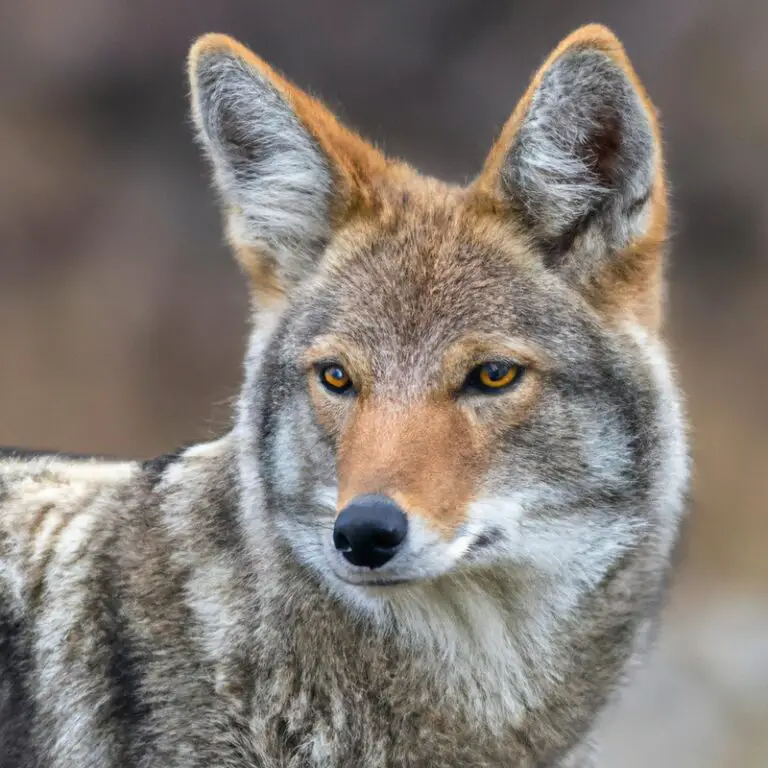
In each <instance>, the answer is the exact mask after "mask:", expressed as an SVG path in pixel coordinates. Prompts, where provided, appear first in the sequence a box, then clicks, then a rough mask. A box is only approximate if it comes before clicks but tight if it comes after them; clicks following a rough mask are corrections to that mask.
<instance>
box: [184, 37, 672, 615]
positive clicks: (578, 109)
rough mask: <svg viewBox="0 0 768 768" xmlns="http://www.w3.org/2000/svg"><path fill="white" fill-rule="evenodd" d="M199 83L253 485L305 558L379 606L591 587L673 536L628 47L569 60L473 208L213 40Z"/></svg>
mask: <svg viewBox="0 0 768 768" xmlns="http://www.w3.org/2000/svg"><path fill="white" fill-rule="evenodd" d="M189 70H190V78H191V84H192V102H193V111H194V116H195V120H196V123H197V127H198V129H199V135H200V139H201V142H202V144H203V146H204V148H205V150H206V153H207V155H208V157H209V159H210V162H211V165H212V169H213V175H214V178H215V183H216V186H217V188H218V191H219V193H220V197H221V200H222V203H223V208H224V211H225V216H226V221H227V230H228V235H229V239H230V241H231V243H232V246H233V248H234V250H235V252H236V254H237V257H238V260H239V262H240V264H241V265H242V267H243V268H244V270H245V272H246V273H247V275H248V276H249V278H250V282H251V286H252V296H253V307H254V310H253V314H254V325H255V330H254V334H253V340H252V344H251V348H250V352H249V355H248V359H247V363H246V385H245V387H244V391H243V394H242V400H241V408H240V415H239V420H240V421H239V425H238V434H239V436H240V440H241V451H242V453H243V457H242V467H241V470H242V474H243V486H244V488H245V489H246V490H248V489H251V491H253V487H254V486H255V485H258V494H259V498H260V499H261V500H262V502H263V504H264V508H265V509H266V513H265V515H266V519H267V522H268V525H270V526H272V528H273V529H274V530H275V531H276V532H277V534H278V535H279V537H280V538H281V540H283V541H284V542H285V543H286V544H287V545H288V548H289V551H291V552H292V553H293V556H295V557H296V558H298V559H300V560H301V561H303V562H305V563H307V564H309V565H310V566H311V567H312V568H313V569H315V571H316V572H317V573H319V574H320V576H321V578H322V579H324V580H326V583H327V584H329V585H330V586H331V588H333V589H336V590H337V591H339V592H340V593H343V594H344V595H351V596H352V597H353V599H355V600H357V601H358V602H360V603H361V604H368V603H371V604H373V603H376V602H377V601H379V602H381V601H386V600H387V596H388V595H393V594H396V593H397V594H400V595H402V594H403V592H402V591H403V590H408V589H409V587H411V586H413V585H415V584H423V583H425V582H431V583H434V582H436V581H439V580H441V579H443V580H451V579H464V578H472V574H476V575H478V577H480V578H484V577H488V576H491V575H492V574H494V573H500V572H504V573H518V574H529V575H530V574H538V575H539V576H542V577H546V576H547V575H550V576H553V577H557V578H559V577H561V576H562V575H563V574H567V575H568V577H569V578H572V579H579V580H582V581H584V582H585V583H597V582H598V581H599V580H600V579H601V578H602V577H603V575H604V574H605V573H606V572H607V571H608V570H609V569H610V568H611V567H612V566H613V565H614V564H615V563H616V562H617V561H618V560H619V559H620V558H621V557H622V556H623V555H624V554H625V553H626V552H627V551H628V550H629V549H630V548H631V547H633V546H634V545H635V544H636V543H637V542H638V541H640V540H641V538H643V537H647V536H649V535H658V536H659V537H660V539H663V538H664V536H666V533H664V534H662V533H660V532H663V531H666V530H667V529H670V530H671V529H672V528H674V521H675V520H676V517H677V515H678V514H679V497H680V493H681V490H682V485H683V483H684V476H685V466H684V464H685V459H684V446H683V438H682V430H681V426H680V416H679V412H678V405H677V396H676V390H675V387H674V384H673V383H672V380H671V377H670V375H669V371H668V367H667V364H666V362H665V358H664V355H663V352H662V348H661V346H660V343H659V340H658V334H659V325H660V314H661V299H662V297H661V269H662V252H663V245H664V240H665V234H666V224H667V207H666V192H665V183H664V173H663V164H662V156H661V147H660V142H659V136H658V130H657V123H656V114H655V111H654V108H653V106H652V105H651V103H650V101H649V100H648V98H647V96H646V94H645V91H644V90H643V88H642V86H641V85H640V83H639V81H638V79H637V77H636V75H635V72H634V70H633V69H632V66H631V64H630V62H629V60H628V59H627V57H626V55H625V53H624V50H623V49H622V47H621V44H620V43H619V41H618V40H617V39H616V38H615V37H614V36H613V34H611V33H610V32H609V31H608V30H606V29H605V28H603V27H599V26H589V27H585V28H583V29H581V30H579V31H577V32H576V33H574V34H573V35H571V36H570V37H568V38H567V39H566V40H564V41H563V42H562V43H561V44H560V46H559V47H558V48H557V49H556V50H555V51H554V52H553V53H552V54H551V55H550V57H549V58H548V59H547V60H546V62H545V63H544V64H543V66H542V67H541V69H540V70H539V71H538V73H537V74H536V75H535V77H534V78H533V81H532V83H531V85H530V87H529V89H528V91H527V92H526V93H525V95H524V96H523V98H522V100H521V101H520V103H519V104H518V106H517V108H516V109H515V111H514V112H513V114H512V116H511V117H510V119H509V121H508V122H507V123H506V125H505V126H504V128H503V130H502V131H501V134H500V137H499V139H498V140H497V141H496V143H495V145H494V146H493V147H492V149H491V151H490V154H489V155H488V158H487V160H486V162H485V165H484V167H483V168H482V170H481V171H480V173H479V175H478V176H477V177H476V178H475V179H474V181H472V183H471V184H469V185H468V186H466V187H459V186H452V185H449V184H445V183H442V182H440V181H437V180H435V179H432V178H427V177H424V176H421V175H419V174H417V173H416V172H415V171H414V170H413V169H412V168H411V167H409V166H408V165H406V164H405V163H403V162H401V161H399V160H394V159H390V158H388V157H386V156H385V155H384V154H382V153H381V152H380V151H378V150H377V149H376V148H374V147H373V146H371V145H369V144H368V143H366V142H365V141H364V140H363V139H362V138H360V137H359V136H358V135H357V134H356V133H354V132H352V131H350V130H349V129H347V128H345V127H343V126H342V125H341V124H340V123H339V122H338V121H337V120H336V118H335V117H334V116H333V115H332V114H331V113H330V112H329V111H328V110H327V109H326V108H325V107H324V106H322V105H321V104H320V103H319V102H318V101H316V100H315V99H314V98H312V97H310V96H309V95H307V94H306V93H304V92H302V91H301V90H299V89H298V88H296V87H295V86H294V85H292V84H290V83H289V82H288V81H287V80H286V79H284V78H283V77H282V76H281V75H280V74H278V73H277V72H275V71H274V70H273V69H272V68H270V67H269V66H268V65H267V64H266V63H265V62H264V61H262V60H261V59H259V58H258V57H257V56H255V55H254V54H253V53H251V52H250V51H249V50H247V49H246V48H244V47H243V46H242V45H240V44H239V43H237V42H235V41H234V40H232V39H230V38H228V37H226V36H223V35H208V36H205V37H203V38H201V39H200V40H199V41H198V42H197V43H196V44H195V45H194V47H193V49H192V52H191V56H190V65H189ZM253 493H255V491H253ZM254 498H255V496H254ZM245 514H246V518H247V515H248V512H247V510H246V513H245ZM665 540H666V539H665ZM664 546H666V545H664ZM483 575H485V576H483Z"/></svg>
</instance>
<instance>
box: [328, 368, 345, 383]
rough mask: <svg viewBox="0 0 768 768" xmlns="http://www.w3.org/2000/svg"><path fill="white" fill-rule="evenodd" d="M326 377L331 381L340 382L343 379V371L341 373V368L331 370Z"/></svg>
mask: <svg viewBox="0 0 768 768" xmlns="http://www.w3.org/2000/svg"><path fill="white" fill-rule="evenodd" d="M328 375H329V376H330V377H331V378H332V379H336V381H341V380H342V379H343V378H344V371H342V370H341V368H331V369H330V370H329V371H328Z"/></svg>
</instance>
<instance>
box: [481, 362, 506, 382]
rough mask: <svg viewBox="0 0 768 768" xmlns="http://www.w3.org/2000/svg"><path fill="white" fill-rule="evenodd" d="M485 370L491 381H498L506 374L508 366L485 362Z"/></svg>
mask: <svg viewBox="0 0 768 768" xmlns="http://www.w3.org/2000/svg"><path fill="white" fill-rule="evenodd" d="M485 372H486V374H487V375H488V378H489V379H490V380H491V381H499V380H500V379H503V378H504V377H505V376H506V375H507V373H508V372H509V366H507V365H499V364H498V363H486V365H485Z"/></svg>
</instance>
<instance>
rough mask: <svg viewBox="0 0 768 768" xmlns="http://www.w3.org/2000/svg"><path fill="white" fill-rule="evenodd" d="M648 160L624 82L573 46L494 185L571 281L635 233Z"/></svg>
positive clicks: (644, 120) (645, 199)
mask: <svg viewBox="0 0 768 768" xmlns="http://www.w3.org/2000/svg"><path fill="white" fill-rule="evenodd" d="M654 163H655V156H654V148H653V136H652V133H651V127H650V124H649V122H648V116H647V114H646V111H645V108H644V107H643V105H642V103H641V101H640V98H639V96H638V94H637V92H636V90H635V88H634V86H633V85H632V83H631V82H630V81H629V78H628V77H627V75H626V74H625V73H624V72H623V71H622V70H621V69H620V68H619V66H618V65H617V64H616V63H615V62H614V61H613V60H612V59H611V58H610V57H609V56H608V55H607V54H605V53H603V52H601V51H597V50H594V49H588V48H587V49H579V48H575V49H574V50H571V51H569V52H567V53H565V54H564V55H563V56H561V57H560V58H558V60H557V61H556V62H554V64H553V65H552V67H551V68H550V69H549V70H548V71H547V73H546V74H545V75H544V78H543V80H542V83H541V86H540V87H539V89H538V90H537V91H536V93H535V94H534V96H533V99H532V102H531V105H530V108H529V110H528V112H527V114H526V116H525V118H524V120H523V123H522V126H521V128H520V131H519V132H518V134H517V136H516V139H515V142H514V144H513V145H512V147H511V149H510V151H509V155H508V157H507V162H506V165H505V168H504V170H503V172H502V187H503V189H504V192H505V193H506V195H507V196H508V197H509V199H510V200H511V201H512V202H513V204H514V205H515V206H516V207H517V208H518V209H519V211H520V212H521V213H522V215H523V218H524V220H525V221H526V222H527V223H528V225H529V226H530V227H531V229H532V231H533V233H534V234H535V236H536V237H537V238H539V239H540V240H541V241H542V242H543V243H544V245H545V247H547V248H548V249H549V250H550V251H551V254H552V256H553V257H555V258H558V257H563V256H565V257H566V258H567V260H568V267H569V269H570V270H571V271H572V272H574V273H575V275H574V276H576V277H577V279H579V278H580V277H581V276H582V275H583V274H585V273H587V272H590V271H591V272H594V271H596V270H597V268H599V266H601V263H602V262H603V261H604V260H605V259H606V257H608V256H611V255H613V254H615V253H617V252H619V251H621V249H622V248H624V247H626V246H627V245H628V244H629V243H630V242H631V240H632V239H633V237H635V236H637V235H638V234H640V233H641V231H642V227H643V226H644V222H645V218H646V213H647V211H646V208H647V205H648V203H649V197H650V192H651V184H652V182H653V176H654V171H655V167H654ZM577 239H578V240H580V241H582V243H583V241H586V243H583V244H582V243H580V242H574V241H575V240H577ZM580 245H581V247H580Z"/></svg>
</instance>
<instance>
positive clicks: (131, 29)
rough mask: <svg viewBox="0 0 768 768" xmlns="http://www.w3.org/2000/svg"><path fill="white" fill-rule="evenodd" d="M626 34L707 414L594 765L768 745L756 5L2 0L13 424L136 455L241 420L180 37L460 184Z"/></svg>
mask: <svg viewBox="0 0 768 768" xmlns="http://www.w3.org/2000/svg"><path fill="white" fill-rule="evenodd" d="M589 21H602V22H604V23H607V24H609V25H610V26H612V27H613V28H614V29H615V31H616V32H617V33H618V34H619V36H620V37H621V38H622V39H623V40H624V42H625V44H626V46H627V48H628V51H629V54H630V56H631V58H632V59H633V61H634V62H635V65H636V67H637V69H638V71H639V73H640V76H641V78H642V79H643V80H644V81H645V83H646V85H647V87H648V89H649V90H650V92H651V95H652V97H653V98H654V100H655V101H656V103H657V105H658V106H659V108H660V111H661V115H662V120H663V124H664V126H665V139H666V144H667V157H668V165H669V171H670V175H671V179H672V183H673V194H674V208H675V211H676V219H675V230H676V236H675V247H674V251H673V256H674V258H673V260H672V264H671V269H670V314H669V321H668V336H669V338H670V341H671V343H672V345H673V346H674V348H675V350H676V359H677V361H678V364H679V368H680V376H681V379H682V383H683V386H684V388H685V390H686V392H687V394H688V408H689V413H690V417H691V423H692V427H693V441H694V457H695V463H696V478H695V485H694V497H693V507H694V518H693V526H692V531H691V537H690V540H689V545H688V551H687V557H686V560H685V563H684V567H683V570H682V573H681V577H680V579H679V582H678V585H677V589H676V592H675V594H674V596H673V600H672V602H671V604H670V607H669V610H668V617H667V623H666V629H665V632H664V633H663V635H662V638H661V643H660V647H659V650H658V652H657V653H656V656H655V658H654V660H653V661H652V663H651V664H650V665H649V666H648V668H647V669H646V670H643V671H641V672H639V673H638V676H637V679H636V682H635V684H634V686H633V687H632V690H631V692H630V693H629V694H628V696H627V697H626V702H625V704H624V706H623V707H622V709H621V710H620V711H619V713H618V714H616V715H614V716H613V717H611V718H610V721H609V722H607V723H606V735H605V739H604V742H605V753H604V757H603V763H602V764H603V766H605V767H606V768H607V767H608V766H616V767H618V768H622V767H626V768H640V766H646V765H653V766H656V767H662V766H664V767H665V766H670V768H671V767H672V766H675V767H680V768H688V767H690V768H709V767H710V766H712V767H714V766H718V767H719V766H723V767H724V766H729V767H731V766H735V767H736V768H741V767H742V766H743V767H744V768H750V767H751V766H755V767H757V766H763V767H764V766H768V552H767V551H766V550H767V549H768V510H767V509H766V498H768V407H766V401H767V399H768V398H767V397H766V387H767V385H768V343H767V342H766V333H768V310H767V309H766V301H768V256H767V254H768V53H766V52H767V51H768V3H766V2H765V0H727V1H726V0H645V1H644V2H633V1H632V0H605V1H604V2H600V1H599V0H562V1H561V2H553V1H551V0H537V1H536V2H523V1H522V0H474V1H473V0H390V2H352V0H324V2H319V1H318V0H280V2H277V1H276V0H273V1H272V2H268V1H267V0H262V2H257V1H256V0H250V1H248V0H208V1H207V2H205V1H204V0H0V71H2V77H0V361H2V362H1V363H0V443H3V444H17V445H27V446H35V447H47V448H60V449H69V450H79V451H95V452H104V453H109V454H117V455H121V456H132V457H133V456H136V457H138V456H146V455H150V454H153V453H155V452H160V451H162V450H164V449H168V448H170V447H173V446H174V445H175V444H178V443H180V442H183V441H186V440H190V439H197V438H204V437H207V436H209V435H211V434H213V433H215V431H216V430H217V429H221V428H222V426H223V425H225V424H226V419H227V407H228V403H229V401H230V399H231V397H232V396H233V395H234V394H235V393H236V391H237V387H238V382H239V376H240V359H241V354H242V351H243V342H244V338H245V334H246V292H245V287H244V285H243V284H242V281H241V279H240V276H239V274H238V271H237V269H236V267H235V266H234V264H233V262H232V260H231V259H230V258H229V255H228V254H227V252H226V250H225V249H224V247H223V245H222V238H221V234H220V226H219V219H218V213H217V211H216V208H215V204H214V197H213V195H212V193H211V192H210V191H209V187H208V184H207V174H206V169H205V167H204V165H203V163H202V162H201V160H200V159H199V156H198V152H197V150H196V148H195V146H194V144H193V141H192V131H191V129H190V126H189V120H188V113H187V107H186V83H185V78H184V69H183V67H184V58H185V54H186V50H187V48H188V46H189V44H190V42H191V41H192V39H193V38H194V37H195V36H196V35H198V34H200V33H202V32H205V31H223V32H229V33H231V34H234V35H235V36H237V37H239V38H240V39H242V40H243V41H244V42H246V43H247V44H249V45H251V46H252V47H253V48H254V49H255V50H256V51H258V52H259V53H260V54H261V55H263V56H264V57H265V58H267V59H268V60H269V61H271V62H272V63H273V64H274V65H276V66H277V67H278V68H279V69H282V70H283V71H285V72H286V73H287V74H288V76H289V77H290V78H292V79H294V80H295V81H296V82H297V83H298V84H300V85H302V86H304V87H308V88H310V89H311V90H313V91H314V92H315V93H317V94H319V95H321V96H322V97H323V98H325V99H326V100H327V101H328V102H329V103H330V104H331V105H332V106H333V107H334V108H336V109H337V110H338V111H339V112H340V113H341V114H342V115H343V116H344V117H345V118H346V119H347V120H348V121H349V122H350V123H352V124H353V125H354V126H355V127H357V128H358V129H360V130H361V131H362V132H363V133H365V134H366V135H368V136H370V137H371V138H374V139H376V140H377V141H379V142H380V143H381V144H382V145H383V146H384V148H385V149H386V150H387V151H389V152H390V153H392V154H400V155H403V156H405V157H406V158H407V159H409V160H411V161H413V162H414V163H416V164H417V165H419V166H420V167H421V168H422V169H424V170H426V171H429V172H432V173H434V174H437V175H442V176H445V177H448V178H451V179H457V180H458V179H465V178H468V177H470V176H471V175H472V174H473V173H474V172H475V171H477V170H478V169H479V167H480V163H481V161H482V158H483V156H484V153H485V152H486V151H487V149H488V148H489V146H490V143H491V140H492V138H493V136H494V133H495V131H496V130H497V128H498V127H499V126H500V125H501V123H502V122H503V121H504V119H505V118H506V117H507V115H508V114H509V112H510V111H511V109H512V107H513V106H514V103H515V101H516V99H517V98H518V96H519V95H520V94H521V92H522V90H523V88H524V87H525V85H526V82H527V79H528V77H529V76H530V74H531V73H532V71H533V70H534V69H535V67H536V66H537V65H538V64H539V62H540V61H541V60H542V59H543V57H544V56H545V54H546V53H547V52H548V51H549V49H550V48H551V47H553V46H554V45H555V44H556V43H557V41H558V40H559V39H560V38H561V37H562V36H564V35H565V34H566V33H567V32H569V31H570V30H571V29H572V28H574V27H576V26H578V25H580V24H583V23H586V22H589Z"/></svg>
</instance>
